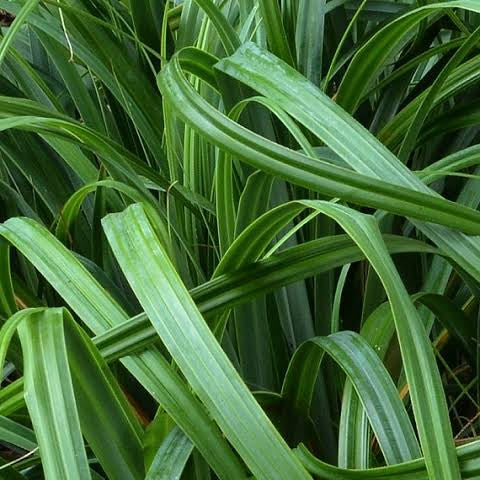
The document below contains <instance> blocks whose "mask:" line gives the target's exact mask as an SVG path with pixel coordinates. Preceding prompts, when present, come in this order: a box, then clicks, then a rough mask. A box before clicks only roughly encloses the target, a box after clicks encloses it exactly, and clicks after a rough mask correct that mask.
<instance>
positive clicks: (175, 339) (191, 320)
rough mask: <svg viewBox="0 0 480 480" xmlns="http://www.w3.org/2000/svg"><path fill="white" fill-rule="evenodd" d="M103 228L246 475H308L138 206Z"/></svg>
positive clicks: (111, 217) (110, 219) (112, 218)
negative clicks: (248, 472)
mask: <svg viewBox="0 0 480 480" xmlns="http://www.w3.org/2000/svg"><path fill="white" fill-rule="evenodd" d="M103 225H104V229H105V233H106V235H107V238H108V240H109V243H110V245H111V247H112V249H113V252H114V254H115V256H116V257H117V260H118V261H119V263H120V266H121V268H122V270H123V272H124V273H125V276H126V277H127V279H128V281H129V283H130V285H131V286H132V289H133V290H134V292H135V294H136V295H137V297H138V299H139V300H140V303H141V304H142V305H143V307H144V308H145V311H146V312H147V314H148V316H149V318H150V320H151V322H152V324H153V326H154V327H155V329H156V330H157V332H158V334H159V336H160V338H161V339H162V340H163V342H164V343H165V346H166V347H167V348H168V349H169V351H170V353H171V355H172V357H173V358H174V359H175V361H176V363H177V364H178V366H179V368H180V369H181V370H182V372H183V374H184V375H185V377H186V379H187V380H188V382H189V383H190V384H191V386H192V388H193V389H194V390H195V392H196V393H197V395H198V396H199V398H200V399H201V400H202V402H203V403H204V404H205V405H206V407H207V408H208V410H209V412H210V414H211V415H212V417H213V418H214V419H215V421H216V422H217V423H218V424H219V426H220V428H221V429H222V431H223V432H224V434H225V436H226V437H227V438H228V439H229V441H230V442H231V443H232V445H233V446H234V447H235V449H236V450H237V451H238V453H239V454H240V456H241V457H242V458H243V460H244V461H245V463H246V464H247V465H248V466H249V468H250V469H251V471H252V473H253V474H254V475H255V476H256V477H258V478H265V479H267V478H289V479H293V478H308V475H307V474H306V472H305V471H304V470H303V469H302V467H301V466H300V465H299V464H298V463H297V461H296V460H294V457H293V456H292V453H291V451H290V450H289V448H288V447H287V445H286V444H285V443H284V441H283V439H282V438H281V437H280V435H279V433H278V432H277V431H276V430H275V428H274V427H273V426H272V424H271V423H270V421H269V420H268V418H267V416H266V415H265V414H264V412H263V411H262V409H261V408H260V406H259V405H258V404H257V403H256V401H255V400H254V398H253V396H252V395H251V393H250V392H249V391H248V389H247V387H246V386H245V384H244V383H243V381H242V380H241V378H240V376H239V375H238V373H237V372H236V371H235V369H234V368H233V366H232V364H231V363H230V361H229V360H228V359H227V356H226V355H225V353H224V352H223V350H222V349H221V347H220V346H219V344H218V343H217V342H216V340H215V337H214V336H213V334H212V333H211V331H210V330H209V328H208V326H207V325H206V324H205V322H204V320H203V318H202V317H201V315H200V313H199V311H198V309H197V308H196V306H195V304H194V303H193V300H192V299H191V297H190V295H189V294H188V292H187V290H186V289H185V287H184V286H183V284H182V282H181V280H180V279H179V277H178V275H177V273H176V272H175V270H174V269H173V267H172V265H171V263H170V261H169V259H168V257H167V256H166V255H165V252H164V250H163V249H162V247H161V245H160V244H159V242H158V239H157V237H156V236H155V233H154V230H153V229H152V226H151V225H150V223H149V222H148V219H147V217H146V216H145V213H144V211H143V209H142V207H141V206H140V205H134V206H132V207H129V208H128V209H127V210H126V211H125V212H124V213H122V214H112V215H109V216H107V217H106V218H105V219H104V221H103ZM146 259H148V262H149V267H148V268H147V269H145V267H144V265H145V261H146ZM239 417H240V418H242V419H243V424H242V426H240V425H239V424H238V422H237V419H238V418H239Z"/></svg>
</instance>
